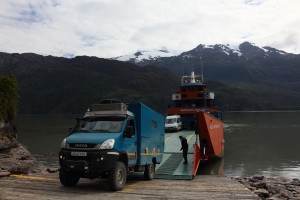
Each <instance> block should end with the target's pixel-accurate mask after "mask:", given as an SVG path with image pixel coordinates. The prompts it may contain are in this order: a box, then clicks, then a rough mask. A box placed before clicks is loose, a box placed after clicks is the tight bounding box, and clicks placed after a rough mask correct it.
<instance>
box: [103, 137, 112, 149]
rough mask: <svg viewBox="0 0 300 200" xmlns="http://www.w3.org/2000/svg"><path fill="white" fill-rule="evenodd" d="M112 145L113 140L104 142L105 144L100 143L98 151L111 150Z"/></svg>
mask: <svg viewBox="0 0 300 200" xmlns="http://www.w3.org/2000/svg"><path fill="white" fill-rule="evenodd" d="M114 144H115V140H114V139H109V140H106V141H105V142H103V143H102V145H101V146H100V149H112V148H113V147H114Z"/></svg>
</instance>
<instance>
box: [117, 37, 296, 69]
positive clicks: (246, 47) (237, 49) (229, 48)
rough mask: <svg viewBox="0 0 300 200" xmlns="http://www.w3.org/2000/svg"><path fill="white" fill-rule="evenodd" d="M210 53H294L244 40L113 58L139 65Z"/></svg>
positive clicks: (241, 55) (149, 51)
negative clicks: (230, 43)
mask: <svg viewBox="0 0 300 200" xmlns="http://www.w3.org/2000/svg"><path fill="white" fill-rule="evenodd" d="M209 54H215V55H216V56H217V57H219V56H229V57H230V56H234V57H236V56H238V57H242V58H246V59H253V58H254V57H257V56H258V57H269V56H271V55H272V56H274V55H294V54H289V53H286V52H284V51H281V50H278V49H275V48H272V47H268V46H264V47H259V46H256V45H255V44H254V43H249V42H244V43H242V44H240V45H238V46H234V45H229V44H226V45H223V44H216V45H203V44H200V45H198V46H197V47H196V48H194V49H192V50H190V51H187V52H179V51H170V50H166V49H163V50H143V51H142V50H141V51H138V52H136V53H134V54H132V55H123V56H119V57H115V58H112V59H113V60H119V61H129V62H132V63H135V64H138V65H147V64H153V62H159V61H161V60H164V59H165V58H170V57H176V56H179V57H182V58H183V59H188V58H196V57H201V58H205V57H206V56H207V55H209Z"/></svg>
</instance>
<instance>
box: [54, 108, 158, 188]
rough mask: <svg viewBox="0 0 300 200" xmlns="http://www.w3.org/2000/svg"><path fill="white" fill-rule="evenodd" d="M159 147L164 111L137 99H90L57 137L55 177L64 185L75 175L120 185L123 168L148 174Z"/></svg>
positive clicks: (71, 183) (148, 176) (75, 179)
mask: <svg viewBox="0 0 300 200" xmlns="http://www.w3.org/2000/svg"><path fill="white" fill-rule="evenodd" d="M163 151H164V117H163V116H162V115H161V114H159V113H157V112H156V111H154V110H152V109H151V108H149V107H147V106H146V105H144V104H142V103H133V104H128V106H127V105H126V104H124V103H111V104H93V105H91V107H90V108H89V109H88V111H87V112H86V113H85V115H84V116H83V117H82V118H78V119H77V124H76V126H75V127H74V128H73V129H72V130H71V132H70V133H69V135H68V136H67V137H66V138H65V139H64V140H63V142H62V144H61V149H60V152H59V163H60V170H59V179H60V182H61V183H62V184H63V185H64V186H67V187H71V186H75V185H76V184H77V183H78V181H79V179H80V178H89V179H95V178H107V181H108V185H109V188H110V189H111V190H113V191H117V190H122V189H123V187H124V185H125V183H126V179H127V175H128V173H129V172H144V178H145V179H146V180H151V179H153V178H154V173H155V165H156V164H159V163H160V162H161V161H162V155H163Z"/></svg>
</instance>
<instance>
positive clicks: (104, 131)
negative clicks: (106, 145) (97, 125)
mask: <svg viewBox="0 0 300 200" xmlns="http://www.w3.org/2000/svg"><path fill="white" fill-rule="evenodd" d="M93 132H100V133H110V131H109V130H104V129H95V130H93Z"/></svg>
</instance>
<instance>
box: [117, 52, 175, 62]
mask: <svg viewBox="0 0 300 200" xmlns="http://www.w3.org/2000/svg"><path fill="white" fill-rule="evenodd" d="M179 54H180V52H178V51H177V52H176V51H172V52H171V51H169V50H167V49H159V50H141V51H137V52H136V53H134V54H131V55H123V56H118V57H115V58H112V59H113V60H119V61H130V62H134V63H139V62H141V61H143V60H155V59H158V58H160V57H171V56H177V55H179Z"/></svg>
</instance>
